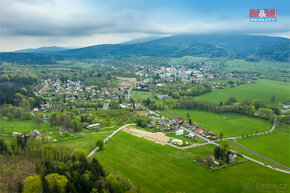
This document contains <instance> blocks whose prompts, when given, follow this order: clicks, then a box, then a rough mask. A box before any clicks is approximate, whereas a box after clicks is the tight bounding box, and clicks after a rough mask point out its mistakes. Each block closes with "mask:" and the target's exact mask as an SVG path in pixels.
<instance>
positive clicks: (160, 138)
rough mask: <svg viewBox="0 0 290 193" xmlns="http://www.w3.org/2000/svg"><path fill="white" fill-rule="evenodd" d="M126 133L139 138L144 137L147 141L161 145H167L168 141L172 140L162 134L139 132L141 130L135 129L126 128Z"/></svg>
mask: <svg viewBox="0 0 290 193" xmlns="http://www.w3.org/2000/svg"><path fill="white" fill-rule="evenodd" d="M124 131H126V132H128V133H131V134H133V135H136V136H138V137H144V138H145V139H149V140H152V141H155V142H157V143H160V144H162V145H165V144H167V143H168V141H169V140H170V137H167V136H166V135H165V134H164V133H162V132H156V133H152V132H148V131H144V130H139V129H135V128H125V129H124Z"/></svg>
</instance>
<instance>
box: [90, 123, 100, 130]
mask: <svg viewBox="0 0 290 193" xmlns="http://www.w3.org/2000/svg"><path fill="white" fill-rule="evenodd" d="M99 128H100V123H95V124H92V125H89V126H88V127H87V129H88V130H92V129H99Z"/></svg>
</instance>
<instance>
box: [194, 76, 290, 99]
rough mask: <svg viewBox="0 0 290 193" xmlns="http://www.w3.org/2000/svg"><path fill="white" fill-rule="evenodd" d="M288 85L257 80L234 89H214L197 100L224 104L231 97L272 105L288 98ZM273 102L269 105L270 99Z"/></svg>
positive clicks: (289, 86) (289, 93) (289, 92)
mask: <svg viewBox="0 0 290 193" xmlns="http://www.w3.org/2000/svg"><path fill="white" fill-rule="evenodd" d="M289 88H290V83H289V82H280V81H274V80H266V79H259V80H257V82H256V83H253V84H243V85H240V86H237V87H234V88H225V89H214V90H212V92H210V93H206V94H203V95H200V96H198V97H197V98H199V99H201V100H204V101H207V102H213V103H217V104H218V103H220V102H221V101H222V102H225V101H226V100H227V99H228V98H229V97H231V96H233V97H235V98H237V99H239V100H243V99H246V98H251V99H259V100H261V101H263V102H264V103H265V104H268V105H274V104H279V102H281V101H283V100H285V99H287V98H288V97H289V96H290V89H289ZM273 95H274V96H275V101H274V102H273V103H271V97H272V96H273Z"/></svg>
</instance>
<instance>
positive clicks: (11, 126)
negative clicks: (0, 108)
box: [0, 119, 55, 135]
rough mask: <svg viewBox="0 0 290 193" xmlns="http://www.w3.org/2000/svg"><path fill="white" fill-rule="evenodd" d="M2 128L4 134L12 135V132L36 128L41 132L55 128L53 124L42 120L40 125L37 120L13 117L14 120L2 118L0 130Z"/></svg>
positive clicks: (26, 131)
mask: <svg viewBox="0 0 290 193" xmlns="http://www.w3.org/2000/svg"><path fill="white" fill-rule="evenodd" d="M1 129H4V134H8V135H11V134H12V132H19V133H24V132H25V133H29V132H30V131H32V130H34V129H36V130H39V131H40V132H41V131H42V130H43V131H44V130H45V132H48V131H53V130H55V129H54V128H53V127H52V126H50V125H49V124H48V123H45V122H42V123H41V124H40V125H39V127H38V125H37V124H36V123H35V120H34V119H32V120H20V119H13V120H12V121H9V120H0V132H1Z"/></svg>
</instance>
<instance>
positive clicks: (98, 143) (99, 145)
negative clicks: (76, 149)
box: [96, 139, 104, 150]
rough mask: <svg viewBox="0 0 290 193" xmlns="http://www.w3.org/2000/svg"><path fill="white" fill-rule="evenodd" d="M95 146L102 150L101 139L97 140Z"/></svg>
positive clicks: (102, 143)
mask: <svg viewBox="0 0 290 193" xmlns="http://www.w3.org/2000/svg"><path fill="white" fill-rule="evenodd" d="M96 146H97V147H99V148H100V150H103V149H104V141H103V140H101V139H98V140H97V142H96Z"/></svg>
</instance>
